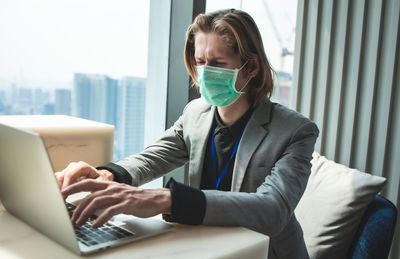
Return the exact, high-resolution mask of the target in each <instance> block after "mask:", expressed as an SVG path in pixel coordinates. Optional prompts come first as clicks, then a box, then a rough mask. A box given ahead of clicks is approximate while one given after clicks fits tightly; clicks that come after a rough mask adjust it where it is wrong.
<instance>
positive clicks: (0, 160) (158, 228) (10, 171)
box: [0, 124, 173, 254]
mask: <svg viewBox="0 0 400 259" xmlns="http://www.w3.org/2000/svg"><path fill="white" fill-rule="evenodd" d="M0 200H1V201H2V203H3V206H4V207H5V208H6V209H7V210H8V211H9V212H10V213H11V214H13V215H14V216H16V217H17V218H19V219H21V220H22V221H24V222H25V223H27V224H28V225H30V226H32V227H33V228H35V229H36V230H38V231H39V232H41V233H43V234H44V235H46V236H48V237H49V238H51V239H53V240H54V241H56V242H58V243H59V244H61V245H63V246H64V247H66V248H68V249H70V250H72V251H73V252H75V253H76V254H90V253H94V252H97V251H100V250H102V249H106V248H109V247H115V246H119V245H122V244H126V243H129V242H132V241H136V240H139V239H143V238H147V237H150V236H154V235H157V234H161V233H165V232H168V231H171V230H173V226H171V225H169V224H167V223H166V222H164V221H162V220H159V219H154V218H147V219H142V218H137V217H134V216H128V215H123V214H121V215H117V216H115V217H113V218H112V219H111V220H110V221H109V222H107V223H106V224H105V225H104V226H102V227H100V228H98V229H93V228H92V227H91V226H90V224H91V222H92V221H93V220H94V219H93V218H91V219H89V220H88V222H87V223H86V224H85V225H83V226H81V227H78V226H74V225H73V224H72V223H71V219H70V215H71V211H72V210H73V209H74V204H69V203H67V204H66V202H65V201H64V199H63V197H62V195H61V191H60V189H59V187H58V184H57V180H56V178H55V175H54V171H53V168H52V165H51V162H50V159H49V156H48V153H47V150H46V147H45V145H44V143H43V140H42V138H41V137H40V135H39V134H38V133H35V132H31V131H28V130H22V129H17V128H13V127H10V126H7V125H3V124H0Z"/></svg>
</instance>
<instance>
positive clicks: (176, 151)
mask: <svg viewBox="0 0 400 259" xmlns="http://www.w3.org/2000/svg"><path fill="white" fill-rule="evenodd" d="M182 120H183V115H182V116H181V117H180V118H179V119H178V120H177V121H176V122H175V123H174V125H173V126H172V127H171V128H169V129H168V130H166V131H165V132H164V133H163V136H162V137H161V138H160V139H159V140H158V141H157V142H156V143H154V144H152V145H150V146H148V147H147V148H146V149H145V150H144V151H143V152H141V153H139V154H135V155H132V156H129V157H127V158H125V159H122V160H120V161H118V162H116V163H115V164H116V165H117V166H119V167H120V168H123V169H125V172H127V173H129V175H130V178H131V182H130V184H132V185H134V186H139V185H142V184H145V183H147V182H149V181H151V180H153V179H156V178H158V177H161V176H163V175H165V174H166V173H168V172H170V171H172V170H173V169H175V168H178V167H180V166H182V165H184V164H185V163H186V162H187V161H188V157H189V154H188V151H187V148H186V145H185V142H184V140H183V125H182Z"/></svg>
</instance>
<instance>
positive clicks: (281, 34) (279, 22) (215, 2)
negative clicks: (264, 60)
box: [206, 0, 297, 106]
mask: <svg viewBox="0 0 400 259" xmlns="http://www.w3.org/2000/svg"><path fill="white" fill-rule="evenodd" d="M226 8H235V9H239V10H243V11H245V12H247V13H249V14H250V15H251V16H252V17H253V19H254V21H255V22H256V24H257V26H258V29H259V30H260V33H261V36H262V38H263V43H264V48H265V51H266V54H267V57H268V60H269V62H270V63H271V66H272V68H273V69H274V70H275V71H276V73H277V78H276V80H275V88H274V93H273V96H272V98H271V100H272V101H276V102H279V103H281V104H283V105H286V106H289V105H290V101H291V89H292V75H293V54H294V40H295V27H296V11H297V0H280V1H276V0H207V6H206V10H207V12H210V11H215V10H219V9H226Z"/></svg>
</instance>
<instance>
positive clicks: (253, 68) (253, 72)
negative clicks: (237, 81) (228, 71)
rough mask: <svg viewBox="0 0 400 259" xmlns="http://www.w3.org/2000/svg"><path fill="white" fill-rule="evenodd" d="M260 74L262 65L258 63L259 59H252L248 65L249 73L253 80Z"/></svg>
mask: <svg viewBox="0 0 400 259" xmlns="http://www.w3.org/2000/svg"><path fill="white" fill-rule="evenodd" d="M258 72H260V63H259V62H258V58H254V59H250V60H249V63H248V65H247V73H248V74H249V76H250V77H251V78H253V77H256V76H257V75H258Z"/></svg>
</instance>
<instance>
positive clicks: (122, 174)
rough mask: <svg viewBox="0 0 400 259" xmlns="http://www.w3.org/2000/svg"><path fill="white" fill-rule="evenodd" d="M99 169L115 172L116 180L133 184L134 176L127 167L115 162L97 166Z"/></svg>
mask: <svg viewBox="0 0 400 259" xmlns="http://www.w3.org/2000/svg"><path fill="white" fill-rule="evenodd" d="M96 169H98V170H102V169H106V170H108V171H110V172H111V173H113V175H114V181H115V182H119V183H126V184H132V176H131V175H130V174H129V173H128V171H126V169H125V168H123V167H122V166H119V165H117V164H114V163H108V164H105V165H103V166H99V167H96Z"/></svg>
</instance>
